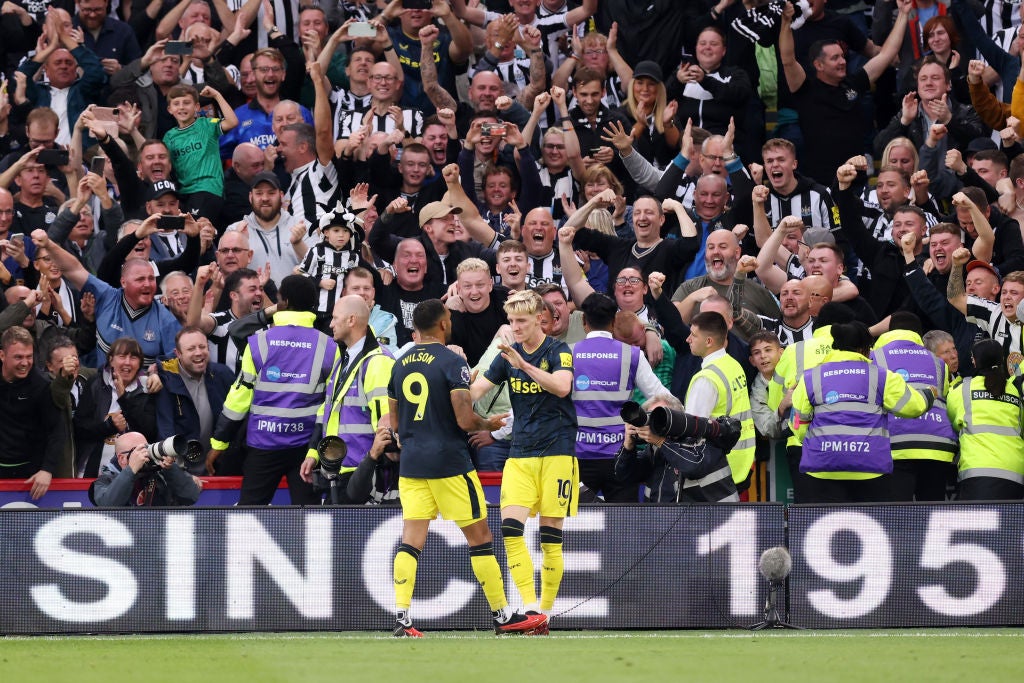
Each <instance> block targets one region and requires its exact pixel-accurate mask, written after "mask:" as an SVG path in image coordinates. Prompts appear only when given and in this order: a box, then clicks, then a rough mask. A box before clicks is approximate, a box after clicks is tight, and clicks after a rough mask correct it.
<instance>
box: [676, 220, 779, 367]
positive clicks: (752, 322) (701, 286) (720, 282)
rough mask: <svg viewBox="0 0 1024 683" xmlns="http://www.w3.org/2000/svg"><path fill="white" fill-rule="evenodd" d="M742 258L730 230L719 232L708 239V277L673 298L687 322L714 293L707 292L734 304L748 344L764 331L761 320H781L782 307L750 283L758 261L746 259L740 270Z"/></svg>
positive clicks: (682, 288) (684, 286)
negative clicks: (750, 276) (751, 274)
mask: <svg viewBox="0 0 1024 683" xmlns="http://www.w3.org/2000/svg"><path fill="white" fill-rule="evenodd" d="M741 256H742V253H741V251H740V243H739V240H738V239H736V235H734V234H733V233H732V232H731V231H730V230H724V229H721V230H715V231H714V232H712V233H711V234H710V235H708V239H707V245H706V249H705V251H704V269H705V271H706V273H707V274H706V275H699V276H697V277H693V278H690V279H688V280H686V281H685V282H683V284H681V285H679V287H678V288H677V289H676V291H675V293H674V294H673V295H672V301H673V302H676V306H677V307H678V308H679V312H680V314H681V315H682V317H683V320H684V321H687V320H689V319H690V318H691V317H692V313H693V306H694V305H695V304H696V303H697V302H698V301H703V300H704V299H706V298H707V297H708V295H709V294H710V293H711V291H708V290H707V289H706V288H710V290H712V291H713V292H714V293H716V294H719V295H721V296H723V297H725V298H726V299H728V300H729V301H731V302H732V306H733V311H732V312H733V316H734V317H735V318H736V330H737V333H738V334H739V336H740V338H741V339H743V340H744V341H745V340H746V339H747V338H749V337H750V335H752V334H753V333H754V332H757V331H758V330H759V329H761V321H760V320H758V316H760V317H763V318H772V319H775V318H778V317H779V315H780V311H779V305H778V304H777V303H776V302H775V297H773V296H772V294H771V292H769V291H768V290H767V289H765V288H764V287H762V286H761V285H759V284H757V283H755V282H749V281H748V280H747V277H746V274H747V273H749V272H753V270H754V269H755V268H756V266H757V259H756V258H754V257H753V256H742V259H743V267H742V270H740V268H739V266H740V259H741ZM744 357H745V356H744Z"/></svg>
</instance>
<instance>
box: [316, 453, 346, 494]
mask: <svg viewBox="0 0 1024 683" xmlns="http://www.w3.org/2000/svg"><path fill="white" fill-rule="evenodd" d="M316 452H317V454H318V455H319V456H320V468H319V469H315V470H313V491H314V492H315V493H316V494H317V495H318V496H321V495H323V494H325V493H326V494H327V498H326V500H325V501H324V502H325V503H326V504H328V505H341V504H343V503H344V502H345V501H344V495H343V491H342V481H341V479H340V478H339V474H340V472H341V464H342V463H343V462H344V461H345V456H346V455H347V454H348V444H346V443H345V442H344V441H343V440H342V439H341V437H339V436H325V437H324V438H322V439H320V443H318V444H317V445H316Z"/></svg>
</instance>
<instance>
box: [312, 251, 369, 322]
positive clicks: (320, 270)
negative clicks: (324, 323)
mask: <svg viewBox="0 0 1024 683" xmlns="http://www.w3.org/2000/svg"><path fill="white" fill-rule="evenodd" d="M358 265H359V254H357V253H356V252H353V251H349V250H348V249H335V248H334V247H332V246H331V245H330V244H328V243H327V242H320V243H319V244H317V245H316V246H314V247H313V248H312V249H310V250H309V251H307V252H306V258H304V259H303V260H302V265H301V266H299V267H300V268H301V269H302V272H303V273H304V274H305V275H306V276H308V277H309V279H311V280H312V281H313V282H314V283H315V284H316V286H317V290H318V291H319V292H320V301H319V303H318V304H317V312H318V313H327V314H329V313H331V312H332V311H334V302H335V301H336V300H337V299H338V297H339V296H340V292H341V281H342V280H343V279H344V276H345V273H347V272H348V271H350V270H352V269H353V268H355V267H356V266H358ZM332 280H333V281H334V283H335V285H334V289H323V288H321V287H320V283H321V282H325V281H332Z"/></svg>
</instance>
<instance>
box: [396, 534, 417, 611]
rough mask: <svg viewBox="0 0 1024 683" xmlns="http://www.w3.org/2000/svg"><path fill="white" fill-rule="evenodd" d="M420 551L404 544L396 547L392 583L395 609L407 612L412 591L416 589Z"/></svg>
mask: <svg viewBox="0 0 1024 683" xmlns="http://www.w3.org/2000/svg"><path fill="white" fill-rule="evenodd" d="M419 559H420V551H419V549H417V548H414V547H412V546H411V545H406V544H405V543H403V544H401V545H400V546H398V552H396V553H395V564H394V581H395V607H396V608H397V609H400V610H408V609H409V606H410V605H411V604H412V591H413V588H415V587H416V566H417V565H418V564H419Z"/></svg>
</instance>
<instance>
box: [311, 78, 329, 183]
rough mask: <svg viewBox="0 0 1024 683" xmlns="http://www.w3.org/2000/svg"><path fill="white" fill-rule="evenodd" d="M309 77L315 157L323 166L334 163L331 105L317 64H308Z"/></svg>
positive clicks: (325, 84) (324, 80) (324, 79)
mask: <svg viewBox="0 0 1024 683" xmlns="http://www.w3.org/2000/svg"><path fill="white" fill-rule="evenodd" d="M309 77H310V79H312V81H313V91H314V93H315V97H316V100H315V103H314V105H313V124H314V125H315V127H316V157H317V160H318V161H319V162H320V163H321V164H322V165H324V166H326V165H327V164H329V163H331V162H332V161H334V126H333V123H332V122H331V118H332V116H331V115H332V110H331V103H330V102H329V101H328V99H327V79H326V78H325V77H324V71H323V67H321V66H320V63H319V62H310V63H309Z"/></svg>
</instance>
